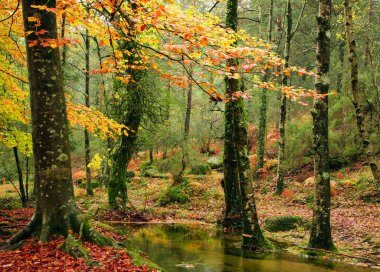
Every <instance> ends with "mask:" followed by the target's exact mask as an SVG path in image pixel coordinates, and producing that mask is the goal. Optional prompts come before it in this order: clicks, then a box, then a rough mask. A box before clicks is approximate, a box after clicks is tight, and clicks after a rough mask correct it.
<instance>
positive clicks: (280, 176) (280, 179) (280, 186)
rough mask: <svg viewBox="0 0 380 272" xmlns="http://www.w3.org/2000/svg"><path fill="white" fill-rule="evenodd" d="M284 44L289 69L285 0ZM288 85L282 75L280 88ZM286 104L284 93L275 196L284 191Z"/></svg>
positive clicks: (289, 30) (289, 26)
mask: <svg viewBox="0 0 380 272" xmlns="http://www.w3.org/2000/svg"><path fill="white" fill-rule="evenodd" d="M286 24H287V27H286V42H285V54H284V55H285V64H284V68H285V69H287V68H289V59H290V42H291V41H292V24H293V20H292V2H291V0H287V3H286ZM287 85H288V76H287V75H285V74H284V76H283V78H282V86H283V87H284V86H287ZM286 103H287V98H286V95H285V94H284V93H282V94H281V105H280V124H279V130H280V139H279V142H278V164H277V178H276V180H277V182H276V194H277V195H281V193H282V192H283V191H284V160H285V125H286Z"/></svg>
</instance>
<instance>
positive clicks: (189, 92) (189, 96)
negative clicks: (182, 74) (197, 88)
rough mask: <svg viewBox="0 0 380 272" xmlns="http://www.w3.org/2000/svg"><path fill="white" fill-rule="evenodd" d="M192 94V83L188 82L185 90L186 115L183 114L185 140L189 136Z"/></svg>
mask: <svg viewBox="0 0 380 272" xmlns="http://www.w3.org/2000/svg"><path fill="white" fill-rule="evenodd" d="M192 96H193V84H192V83H189V88H188V90H187V104H186V116H185V131H184V134H185V137H184V138H185V141H186V140H187V139H188V137H189V132H190V117H191V103H192V102H191V100H192Z"/></svg>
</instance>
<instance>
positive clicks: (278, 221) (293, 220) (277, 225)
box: [265, 215, 310, 232]
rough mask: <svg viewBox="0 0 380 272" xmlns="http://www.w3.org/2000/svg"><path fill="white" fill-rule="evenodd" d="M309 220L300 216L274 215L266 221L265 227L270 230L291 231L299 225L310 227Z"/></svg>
mask: <svg viewBox="0 0 380 272" xmlns="http://www.w3.org/2000/svg"><path fill="white" fill-rule="evenodd" d="M309 226H310V223H309V221H308V220H306V219H304V218H302V217H300V216H291V215H290V216H273V217H269V218H268V219H267V220H266V221H265V229H266V230H267V231H270V232H277V231H289V230H292V229H296V228H297V227H303V228H309Z"/></svg>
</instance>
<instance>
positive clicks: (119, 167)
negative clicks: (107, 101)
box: [108, 42, 144, 209]
mask: <svg viewBox="0 0 380 272" xmlns="http://www.w3.org/2000/svg"><path fill="white" fill-rule="evenodd" d="M119 46H120V48H121V49H123V52H124V55H123V58H124V59H126V60H128V62H127V63H134V61H137V56H136V55H135V54H134V53H132V54H128V52H133V51H134V49H137V45H136V44H134V43H133V42H121V43H120V44H119ZM125 74H126V75H129V76H131V80H130V81H129V83H123V82H121V81H120V80H118V79H116V80H115V82H114V91H115V92H116V93H117V94H118V95H119V96H120V97H121V100H120V103H116V105H114V106H115V110H114V111H115V115H116V119H117V120H118V121H119V122H120V123H122V124H124V125H125V126H126V127H127V128H128V130H126V131H124V132H125V133H124V132H123V134H122V135H121V137H120V140H119V143H118V144H117V145H116V147H115V148H114V151H113V155H112V168H111V175H110V182H109V185H108V203H109V205H110V207H111V208H114V209H115V208H119V207H120V204H119V202H118V198H119V197H120V199H121V206H122V207H125V205H126V204H127V202H128V195H127V177H126V171H127V167H128V164H129V162H130V161H131V159H132V155H133V152H134V148H135V142H136V139H137V133H138V130H139V127H140V123H141V120H142V117H143V107H144V104H143V101H144V90H143V88H142V86H141V84H140V83H141V80H142V78H143V76H144V72H143V71H140V70H136V69H133V68H127V69H126V71H125ZM120 105H122V106H120ZM126 134H128V135H126Z"/></svg>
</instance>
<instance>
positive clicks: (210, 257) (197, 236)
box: [123, 225, 373, 272]
mask: <svg viewBox="0 0 380 272" xmlns="http://www.w3.org/2000/svg"><path fill="white" fill-rule="evenodd" d="M123 229H124V230H125V232H126V238H127V241H128V244H130V245H131V246H132V247H134V248H136V249H139V250H140V251H142V252H145V253H146V254H147V255H148V256H149V258H150V259H151V260H152V261H153V262H155V263H157V264H158V265H159V266H160V267H162V268H164V269H166V270H167V271H168V272H172V271H173V272H175V271H194V272H195V271H197V272H198V271H205V272H207V271H210V272H211V271H212V272H214V271H226V272H235V271H236V272H237V271H252V272H334V271H339V272H346V271H349V272H364V271H373V270H372V269H362V268H358V267H354V266H348V265H342V264H333V263H324V264H320V263H319V264H318V263H316V262H313V261H310V260H307V259H306V258H298V257H294V256H291V255H287V254H283V253H281V254H269V255H258V254H254V253H253V252H251V251H249V250H241V249H240V248H239V236H238V235H231V234H229V235H226V234H223V233H218V232H217V231H216V230H215V229H213V228H210V227H201V226H199V225H198V226H188V225H186V226H185V225H149V226H140V227H129V226H128V227H123Z"/></svg>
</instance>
